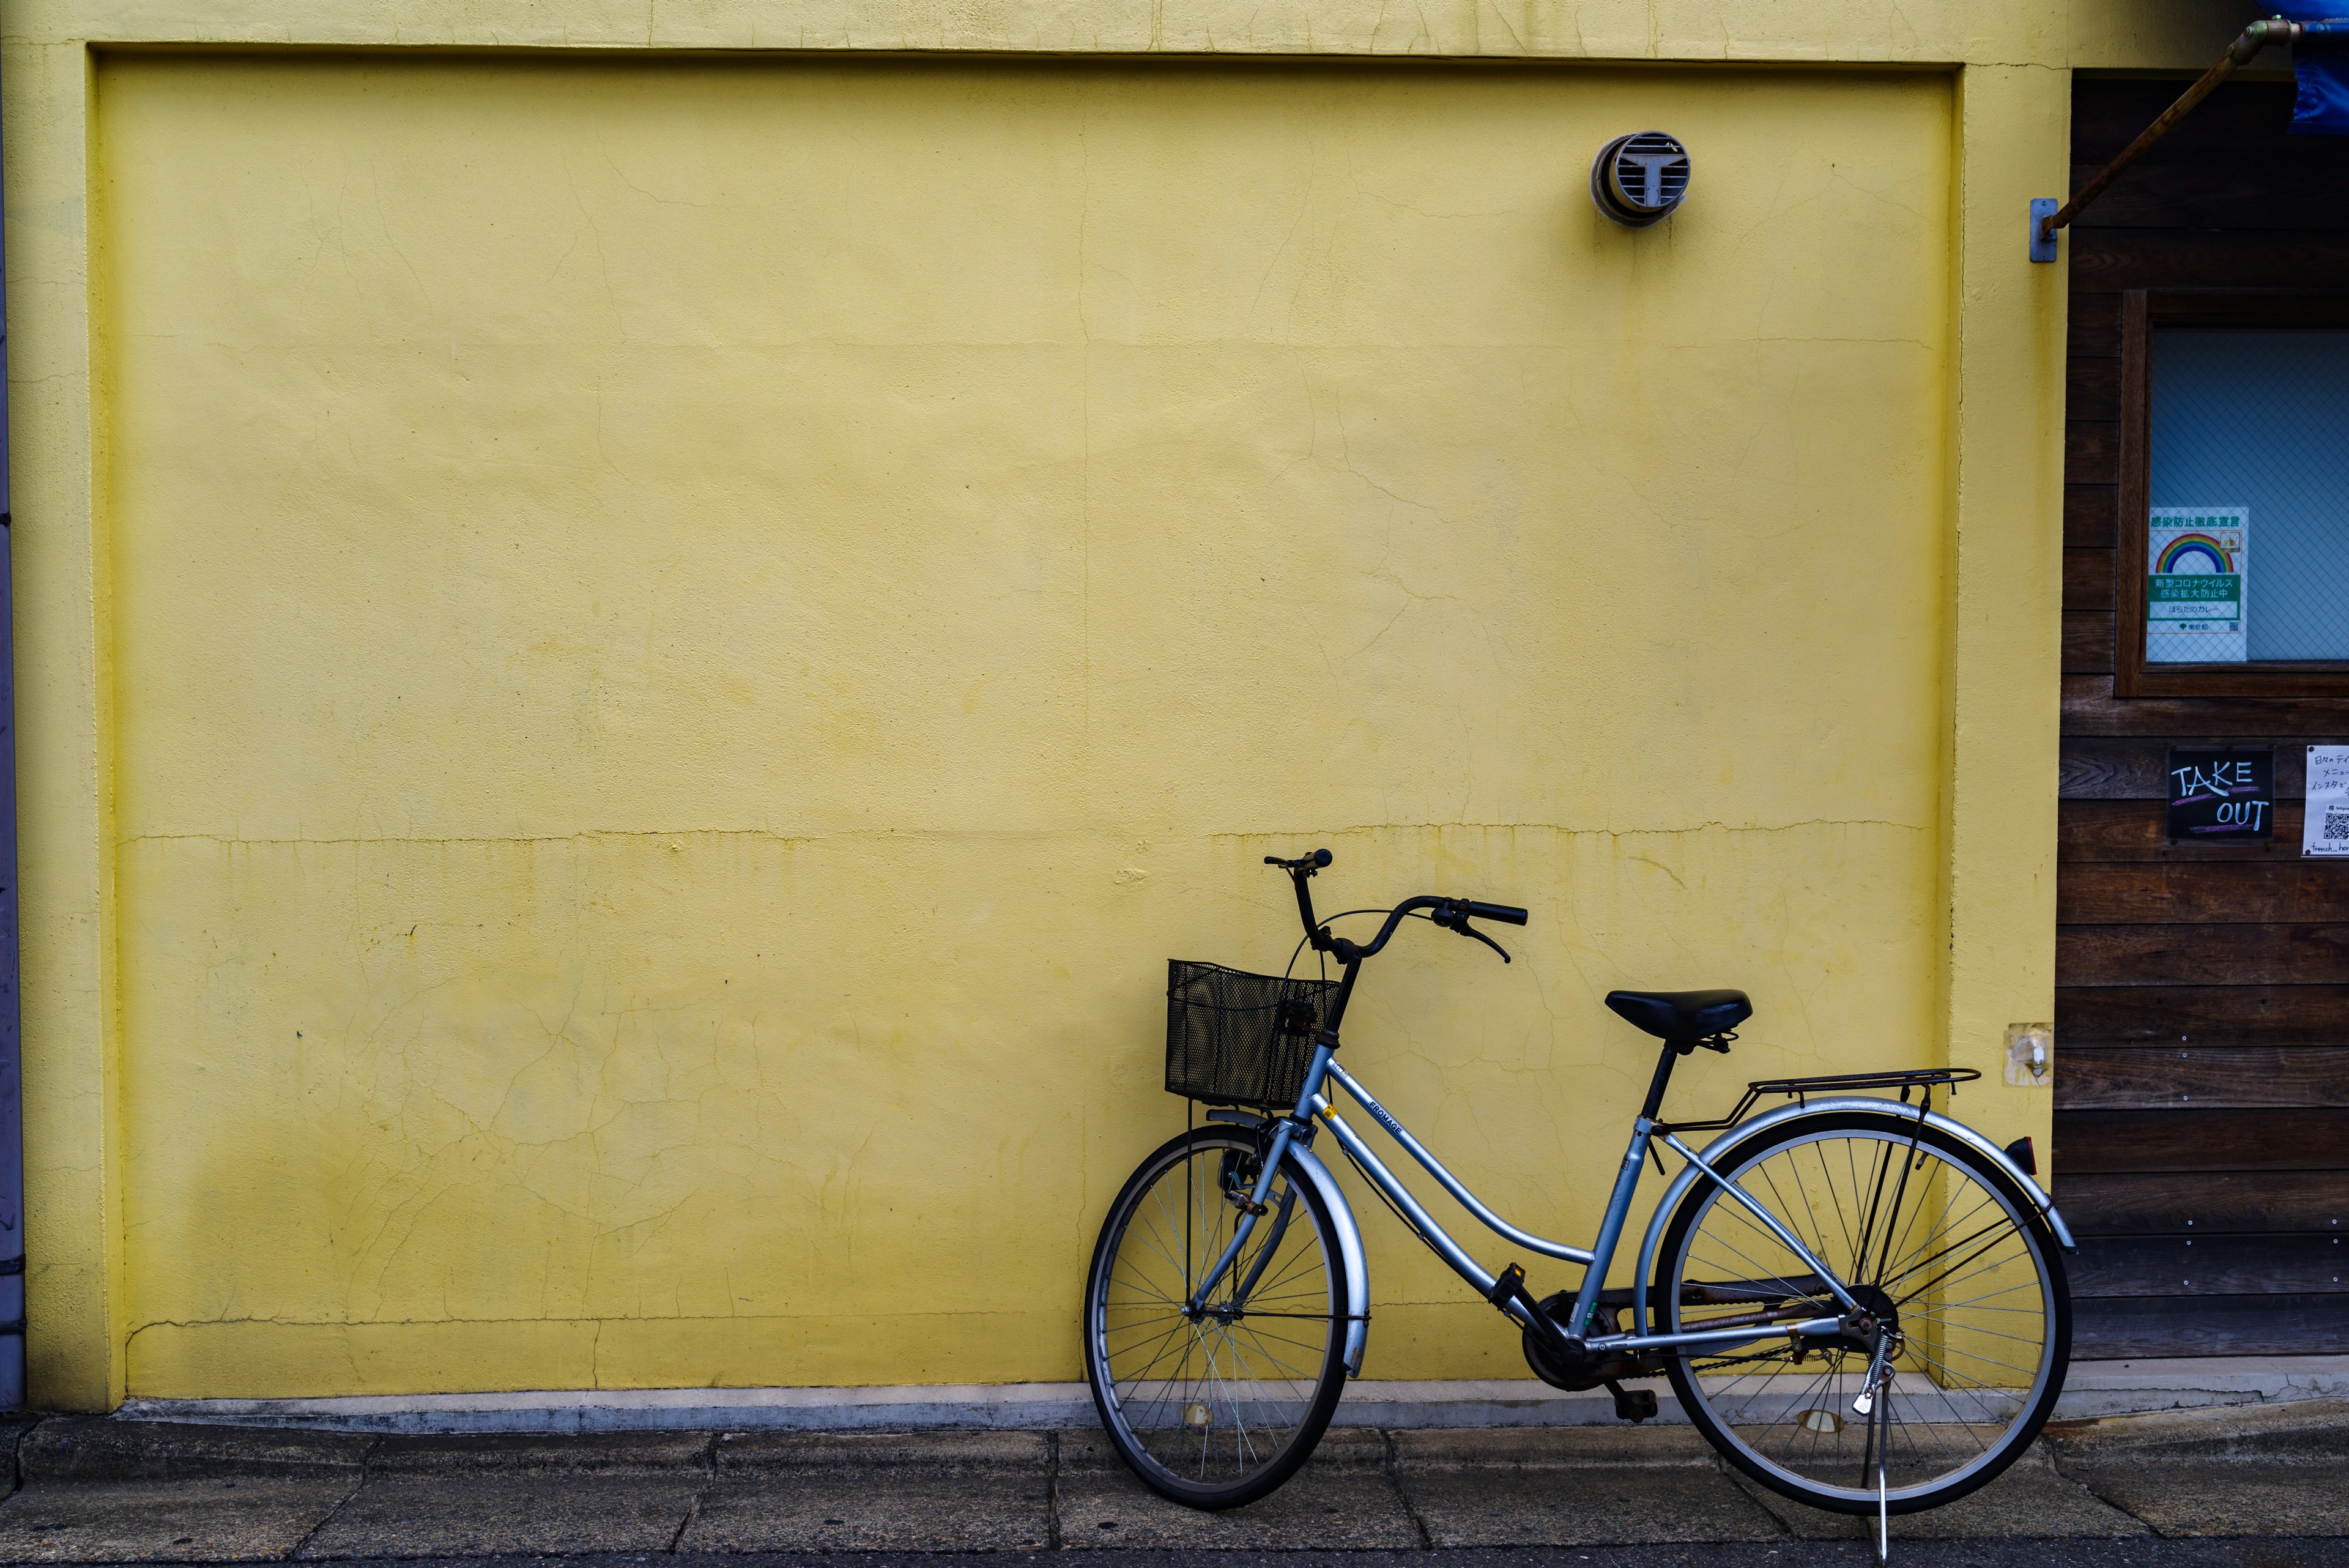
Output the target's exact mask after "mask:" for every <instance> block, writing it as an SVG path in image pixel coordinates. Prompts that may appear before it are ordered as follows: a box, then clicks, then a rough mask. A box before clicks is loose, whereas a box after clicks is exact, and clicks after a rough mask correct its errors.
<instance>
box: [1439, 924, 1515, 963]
mask: <svg viewBox="0 0 2349 1568" xmlns="http://www.w3.org/2000/svg"><path fill="white" fill-rule="evenodd" d="M1452 929H1454V930H1455V931H1458V932H1459V933H1460V934H1461V935H1462V936H1464V937H1474V938H1475V939H1476V940H1478V941H1480V942H1483V943H1484V944H1485V946H1486V947H1488V948H1490V949H1492V950H1494V951H1495V952H1496V953H1498V954H1500V955H1501V961H1502V962H1503V963H1515V962H1516V960H1515V959H1512V958H1511V957H1510V956H1509V950H1508V949H1506V948H1505V947H1503V946H1502V945H1501V944H1500V943H1498V942H1496V941H1495V940H1493V939H1492V938H1490V937H1488V936H1486V935H1485V933H1484V932H1482V931H1480V930H1478V929H1476V928H1475V927H1474V926H1472V925H1470V924H1469V923H1468V917H1467V916H1465V915H1463V916H1461V917H1460V923H1459V924H1458V925H1456V926H1454V927H1453V928H1452Z"/></svg>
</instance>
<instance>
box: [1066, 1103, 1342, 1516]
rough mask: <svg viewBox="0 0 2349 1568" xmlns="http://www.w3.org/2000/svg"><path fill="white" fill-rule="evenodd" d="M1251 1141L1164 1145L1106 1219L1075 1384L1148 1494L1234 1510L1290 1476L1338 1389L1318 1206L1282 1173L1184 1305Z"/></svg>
mask: <svg viewBox="0 0 2349 1568" xmlns="http://www.w3.org/2000/svg"><path fill="white" fill-rule="evenodd" d="M1265 1141H1266V1140H1264V1139H1263V1138H1262V1137H1260V1135H1259V1134H1257V1132H1256V1131H1255V1130H1254V1129H1252V1128H1247V1127H1231V1126H1226V1125H1223V1124H1212V1125H1210V1126H1207V1127H1199V1128H1196V1129H1195V1130H1193V1131H1190V1132H1186V1133H1185V1134H1184V1135H1183V1136H1182V1137H1177V1138H1174V1139H1171V1140H1170V1141H1168V1142H1167V1143H1166V1144H1164V1146H1162V1147H1160V1148H1159V1149H1158V1150H1157V1151H1156V1152H1155V1153H1154V1154H1152V1155H1151V1156H1150V1158H1147V1159H1145V1160H1143V1163H1142V1166H1141V1168H1139V1169H1137V1170H1136V1171H1135V1172H1134V1173H1133V1176H1132V1177H1131V1178H1130V1179H1128V1180H1127V1181H1126V1184H1125V1188H1124V1189H1123V1191H1121V1192H1120V1193H1119V1194H1118V1196H1117V1201H1116V1202H1115V1203H1113V1204H1112V1205H1111V1206H1110V1211H1109V1218H1108V1219H1107V1220H1104V1221H1103V1222H1102V1231H1101V1240H1100V1241H1099V1242H1098V1243H1096V1244H1095V1246H1094V1248H1093V1261H1092V1270H1091V1272H1090V1273H1089V1274H1088V1275H1087V1278H1086V1282H1085V1309H1084V1345H1085V1376H1086V1379H1087V1381H1088V1382H1090V1383H1091V1384H1092V1392H1093V1405H1094V1407H1095V1408H1097V1409H1098V1410H1099V1411H1100V1412H1101V1418H1102V1427H1104V1428H1107V1430H1108V1432H1109V1435H1110V1438H1111V1440H1112V1442H1114V1443H1115V1444H1116V1445H1117V1449H1118V1452H1119V1453H1120V1454H1121V1455H1123V1457H1124V1459H1125V1462H1126V1463H1127V1464H1128V1465H1130V1466H1132V1467H1133V1472H1134V1474H1136V1475H1138V1476H1140V1477H1141V1478H1142V1480H1143V1481H1144V1482H1145V1483H1147V1484H1148V1485H1149V1486H1150V1487H1151V1488H1152V1490H1155V1491H1157V1492H1158V1493H1159V1494H1160V1495H1161V1496H1164V1497H1167V1498H1170V1499H1172V1500H1173V1501H1176V1502H1179V1503H1183V1504H1185V1505H1186V1506H1188V1507H1191V1508H1200V1509H1223V1508H1236V1507H1237V1506H1239V1505H1240V1504H1242V1503H1247V1502H1253V1501H1256V1500H1257V1499H1258V1498H1260V1497H1263V1496H1265V1495H1266V1494H1267V1493H1268V1492H1270V1491H1271V1490H1273V1489H1274V1488H1276V1487H1278V1486H1279V1485H1280V1484H1281V1482H1283V1481H1285V1480H1288V1478H1289V1477H1290V1476H1292V1475H1294V1474H1296V1473H1297V1470H1298V1468H1299V1466H1301V1465H1302V1464H1304V1463H1305V1461H1306V1459H1309V1457H1311V1455H1312V1452H1313V1448H1314V1445H1315V1444H1317V1443H1319V1441H1320V1440H1321V1434H1322V1432H1323V1430H1324V1429H1325V1428H1328V1426H1329V1425H1330V1415H1331V1414H1332V1413H1333V1412H1334V1411H1335V1410H1336V1409H1337V1407H1338V1398H1339V1396H1340V1394H1341V1393H1343V1392H1344V1388H1345V1380H1346V1367H1345V1360H1344V1356H1345V1342H1346V1334H1345V1330H1346V1322H1347V1314H1349V1313H1350V1312H1354V1311H1358V1310H1360V1309H1359V1308H1358V1307H1355V1306H1353V1305H1351V1304H1350V1303H1349V1302H1348V1301H1347V1299H1346V1276H1345V1271H1344V1269H1343V1268H1342V1266H1341V1265H1340V1254H1339V1251H1338V1242H1337V1234H1336V1230H1335V1228H1334V1226H1333V1225H1332V1223H1331V1221H1330V1213H1329V1210H1328V1209H1327V1208H1326V1207H1325V1206H1324V1205H1323V1203H1322V1201H1321V1197H1320V1194H1319V1193H1318V1192H1317V1191H1315V1190H1314V1188H1313V1184H1312V1183H1311V1182H1310V1181H1309V1180H1308V1179H1306V1178H1305V1175H1304V1172H1303V1170H1302V1169H1301V1168H1299V1166H1298V1165H1297V1164H1296V1163H1295V1162H1294V1161H1288V1160H1284V1161H1283V1162H1282V1166H1281V1169H1280V1171H1279V1173H1278V1176H1276V1177H1275V1179H1274V1180H1273V1184H1272V1188H1271V1189H1270V1191H1269V1192H1268V1193H1267V1195H1266V1199H1265V1201H1266V1204H1267V1207H1268V1212H1267V1213H1266V1214H1264V1215H1263V1216H1262V1217H1260V1218H1259V1219H1258V1220H1257V1222H1256V1227H1255V1229H1254V1231H1251V1232H1250V1234H1249V1237H1248V1241H1247V1245H1246V1246H1245V1247H1243V1248H1242V1249H1241V1250H1240V1254H1239V1256H1238V1257H1237V1259H1236V1260H1235V1261H1234V1262H1233V1265H1232V1267H1231V1269H1230V1270H1229V1271H1227V1272H1226V1274H1225V1275H1224V1277H1223V1278H1222V1279H1221V1280H1220V1281H1218V1282H1217V1283H1216V1289H1215V1290H1214V1291H1213V1292H1212V1293H1210V1295H1209V1299H1208V1300H1207V1301H1206V1303H1204V1310H1203V1311H1200V1312H1197V1313H1193V1312H1190V1311H1188V1310H1186V1304H1185V1303H1188V1302H1189V1300H1190V1298H1191V1295H1192V1293H1193V1292H1194V1291H1195V1289H1196V1287H1197V1282H1198V1281H1199V1280H1200V1279H1202V1278H1204V1277H1205V1276H1206V1272H1207V1270H1208V1269H1210V1268H1212V1267H1213V1266H1214V1265H1215V1262H1216V1259H1218V1258H1220V1257H1221V1256H1222V1255H1223V1251H1224V1249H1225V1247H1226V1246H1227V1245H1229V1244H1230V1241H1231V1239H1232V1234H1233V1230H1234V1227H1235V1226H1236V1225H1237V1223H1238V1220H1239V1218H1240V1211H1239V1210H1238V1209H1237V1207H1236V1206H1234V1205H1233V1204H1232V1203H1231V1202H1230V1201H1229V1199H1227V1198H1226V1191H1227V1190H1229V1189H1232V1188H1235V1187H1237V1188H1238V1189H1241V1190H1242V1191H1245V1190H1247V1189H1249V1188H1251V1187H1252V1186H1253V1185H1254V1183H1255V1182H1256V1180H1257V1175H1258V1173H1259V1172H1260V1171H1261V1170H1262V1169H1263V1166H1262V1164H1261V1160H1262V1158H1263V1143H1264V1142H1265Z"/></svg>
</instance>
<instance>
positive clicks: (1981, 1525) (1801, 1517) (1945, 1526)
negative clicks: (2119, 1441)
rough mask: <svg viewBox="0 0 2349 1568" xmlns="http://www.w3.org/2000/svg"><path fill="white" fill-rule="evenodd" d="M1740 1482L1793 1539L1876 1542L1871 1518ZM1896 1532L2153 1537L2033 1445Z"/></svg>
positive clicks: (1918, 1537) (1946, 1537) (1923, 1537)
mask: <svg viewBox="0 0 2349 1568" xmlns="http://www.w3.org/2000/svg"><path fill="white" fill-rule="evenodd" d="M1737 1481H1738V1484H1739V1485H1740V1486H1741V1487H1743V1488H1744V1490H1745V1491H1746V1493H1747V1495H1748V1496H1750V1497H1752V1498H1753V1499H1754V1501H1756V1502H1758V1503H1760V1504H1761V1505H1762V1506H1763V1507H1764V1508H1766V1509H1768V1510H1769V1511H1771V1513H1772V1514H1773V1515H1775V1517H1776V1518H1777V1520H1778V1521H1779V1522H1780V1523H1782V1524H1784V1525H1785V1527H1786V1529H1787V1531H1788V1532H1789V1533H1791V1534H1794V1535H1796V1536H1799V1537H1800V1538H1801V1539H1803V1540H1805V1541H1857V1540H1869V1541H1872V1540H1874V1539H1875V1538H1876V1516H1875V1515H1874V1514H1872V1513H1869V1514H1849V1513H1828V1512H1826V1511H1824V1510H1821V1509H1816V1508H1811V1507H1808V1506H1806V1505H1805V1504H1803V1503H1799V1502H1796V1501H1794V1500H1793V1499H1792V1498H1786V1497H1781V1496H1779V1495H1778V1494H1777V1493H1776V1492H1775V1491H1772V1490H1769V1489H1768V1488H1767V1487H1764V1486H1761V1485H1758V1484H1756V1483H1755V1482H1754V1480H1751V1479H1749V1478H1748V1477H1745V1476H1744V1475H1740V1476H1738V1478H1737ZM1890 1533H1891V1535H1892V1538H1893V1539H1894V1540H1895V1541H1997V1540H2041V1539H2047V1538H2051V1537H2054V1538H2066V1539H2075V1540H2079V1539H2103V1540H2113V1539H2116V1538H2121V1537H2127V1536H2142V1535H2149V1534H2151V1533H2152V1532H2151V1531H2150V1530H2148V1529H2147V1527H2146V1525H2145V1524H2144V1523H2143V1522H2141V1521H2138V1520H2137V1519H2134V1518H2132V1517H2130V1515H2129V1514H2128V1513H2127V1512H2124V1511H2121V1510H2120V1509H2118V1508H2116V1507H2114V1506H2112V1504H2111V1503H2109V1502H2107V1501H2103V1500H2101V1499H2099V1498H2098V1497H2097V1496H2096V1495H2095V1493H2094V1492H2093V1491H2092V1490H2089V1489H2088V1488H2087V1487H2085V1486H2083V1485H2082V1484H2081V1483H2080V1482H2079V1481H2077V1480H2074V1479H2072V1478H2071V1477H2069V1476H2067V1475H2064V1474H2063V1473H2062V1472H2060V1471H2058V1470H2057V1469H2056V1468H2055V1465H2054V1461H2053V1460H2052V1459H2051V1458H2050V1457H2049V1455H2048V1454H2047V1452H2046V1450H2045V1449H2044V1448H2041V1447H2039V1446H2036V1445H2034V1446H2033V1448H2032V1449H2030V1450H2029V1451H2028V1452H2026V1453H2025V1454H2024V1455H2023V1457H2022V1458H2021V1459H2017V1460H2015V1461H2014V1463H2013V1466H2012V1467H2010V1468H2009V1469H2008V1470H2007V1472H2006V1473H2005V1474H2004V1475H2002V1476H2000V1477H1999V1478H1998V1479H1997V1480H1994V1481H1992V1482H1991V1483H1990V1484H1989V1485H1988V1486H1985V1487H1983V1488H1982V1490H1980V1491H1975V1492H1970V1493H1968V1494H1967V1495H1966V1496H1964V1497H1961V1498H1960V1499H1958V1501H1955V1502H1951V1503H1944V1504H1943V1505H1942V1506H1940V1508H1930V1509H1927V1510H1925V1511H1923V1512H1921V1513H1903V1514H1896V1515H1894V1516H1893V1518H1892V1521H1891V1530H1890Z"/></svg>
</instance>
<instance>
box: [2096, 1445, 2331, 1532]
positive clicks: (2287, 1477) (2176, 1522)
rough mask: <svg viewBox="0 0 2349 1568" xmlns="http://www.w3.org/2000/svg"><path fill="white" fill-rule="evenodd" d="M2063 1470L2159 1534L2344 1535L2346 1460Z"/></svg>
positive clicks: (2154, 1463)
mask: <svg viewBox="0 0 2349 1568" xmlns="http://www.w3.org/2000/svg"><path fill="white" fill-rule="evenodd" d="M2064 1468H2065V1469H2067V1470H2068V1471H2070V1473H2071V1474H2072V1475H2073V1476H2075V1477H2076V1478H2077V1479H2078V1480H2080V1481H2082V1482H2083V1483H2085V1485H2086V1486H2087V1488H2088V1489H2089V1490H2092V1491H2094V1492H2095V1494H2096V1495H2097V1496H2099V1497H2101V1498H2103V1499H2105V1500H2106V1501H2107V1502H2110V1503H2112V1504H2113V1505H2114V1506H2115V1507H2117V1508H2123V1509H2127V1511H2129V1512H2130V1513H2133V1514H2135V1515H2136V1516H2137V1518H2139V1519H2141V1520H2144V1521H2146V1522H2147V1524H2150V1525H2151V1526H2152V1527H2153V1528H2154V1529H2155V1530H2157V1531H2158V1532H2160V1533H2162V1534H2163V1535H2169V1536H2208V1535H2253V1536H2311V1535H2333V1536H2340V1535H2349V1462H2343V1461H2337V1460H2333V1461H2314V1462H2302V1463H2296V1464H2295V1463H2276V1464H2261V1463H2256V1462H2245V1461H2243V1460H2241V1459H2218V1460H2210V1461H2196V1460H2167V1461H2165V1460H2158V1459H2156V1460H2138V1461H2137V1462H2134V1463H2122V1464H2106V1465H2091V1466H2081V1467H2074V1466H2071V1465H2066V1466H2065V1467H2064Z"/></svg>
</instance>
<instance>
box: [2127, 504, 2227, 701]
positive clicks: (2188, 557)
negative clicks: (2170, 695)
mask: <svg viewBox="0 0 2349 1568" xmlns="http://www.w3.org/2000/svg"><path fill="white" fill-rule="evenodd" d="M2152 528H2153V532H2152V534H2151V535H2149V536H2148V537H2147V548H2146V566H2147V573H2146V579H2145V661H2146V662H2147V664H2240V663H2242V662H2243V661H2244V660H2245V659H2248V658H2250V657H2251V637H2250V634H2249V633H2248V632H2247V631H2246V630H2245V629H2244V628H2245V621H2244V609H2245V603H2244V588H2245V586H2246V585H2247V584H2248V583H2249V581H2250V580H2251V508H2250V507H2248V506H2157V507H2155V508H2153V517H2152Z"/></svg>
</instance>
